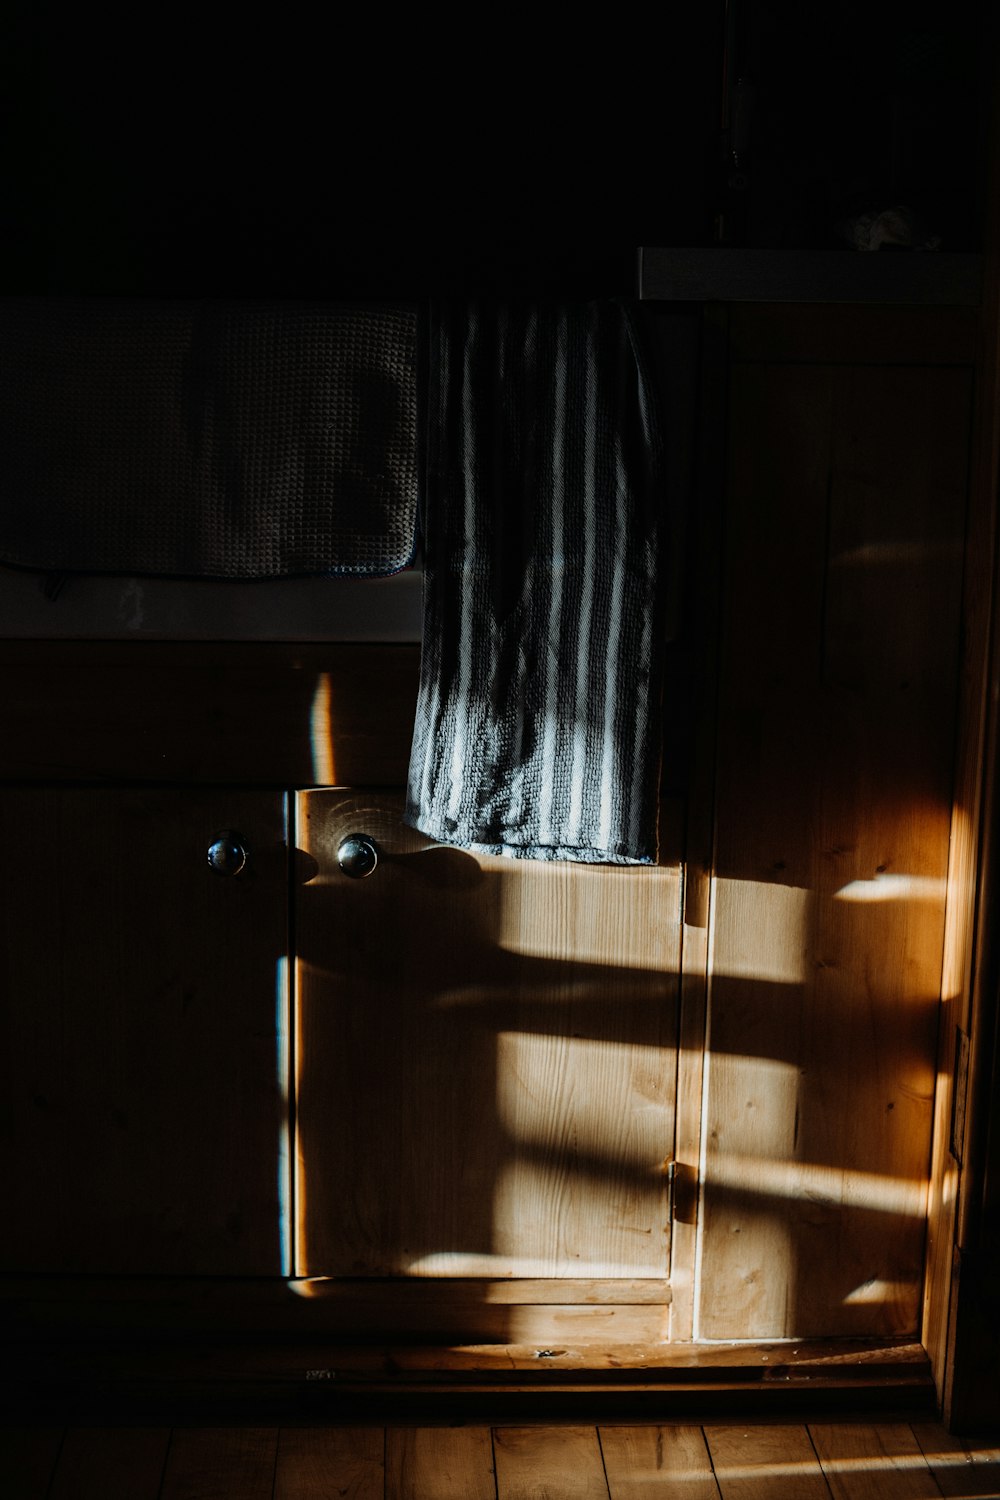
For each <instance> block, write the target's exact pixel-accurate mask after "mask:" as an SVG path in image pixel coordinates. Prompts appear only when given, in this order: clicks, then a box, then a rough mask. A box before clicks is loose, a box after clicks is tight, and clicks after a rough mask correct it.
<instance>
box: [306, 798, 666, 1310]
mask: <svg viewBox="0 0 1000 1500" xmlns="http://www.w3.org/2000/svg"><path fill="white" fill-rule="evenodd" d="M400 807H401V798H399V797H398V796H396V795H378V794H375V795H373V794H371V793H360V792H359V793H352V792H327V791H314V792H309V793H305V794H302V795H301V796H300V797H299V799H298V820H297V842H298V845H299V848H300V850H301V851H302V852H301V854H300V855H299V859H300V862H301V866H302V868H301V874H300V879H301V880H302V882H303V884H302V885H301V888H300V889H299V890H298V893H297V897H296V953H297V973H298V979H297V1004H298V1036H297V1047H296V1050H297V1090H296V1120H297V1132H298V1167H297V1171H298V1175H297V1202H298V1247H297V1269H298V1272H299V1274H300V1275H302V1276H307V1277H332V1278H343V1277H349V1278H390V1279H396V1278H398V1279H399V1281H398V1284H397V1285H396V1287H395V1288H393V1287H387V1286H383V1287H382V1289H381V1292H380V1295H381V1296H383V1297H384V1298H387V1299H388V1302H387V1303H386V1305H391V1304H392V1300H393V1296H394V1295H395V1294H399V1295H400V1296H402V1297H404V1298H405V1296H406V1295H407V1292H406V1291H405V1290H404V1288H405V1287H408V1289H409V1291H408V1295H409V1296H410V1297H411V1298H417V1299H419V1295H420V1292H421V1288H420V1287H419V1286H417V1287H415V1283H417V1282H422V1283H423V1287H422V1290H423V1292H424V1293H426V1292H427V1291H428V1290H429V1289H428V1287H427V1285H426V1283H427V1281H428V1279H435V1278H436V1279H440V1278H457V1279H459V1280H462V1281H463V1283H464V1285H463V1288H459V1287H457V1286H453V1287H452V1291H453V1293H454V1295H455V1296H456V1297H457V1296H459V1294H460V1292H463V1293H464V1294H467V1295H468V1296H469V1298H470V1299H471V1302H472V1303H475V1302H476V1301H477V1299H478V1301H479V1302H480V1303H483V1302H488V1301H490V1300H491V1299H494V1300H496V1299H499V1300H505V1301H506V1302H507V1303H508V1304H512V1303H516V1302H517V1301H518V1299H519V1298H520V1299H521V1300H522V1301H523V1302H525V1303H536V1304H544V1303H546V1302H549V1303H554V1304H561V1305H564V1306H566V1305H568V1304H572V1303H587V1302H596V1301H600V1302H601V1303H603V1304H604V1306H603V1307H602V1308H601V1309H599V1311H601V1312H602V1314H603V1315H604V1319H605V1322H604V1328H605V1336H607V1337H614V1333H613V1332H612V1333H608V1331H607V1330H608V1311H607V1310H608V1308H609V1307H610V1308H613V1307H614V1304H616V1303H618V1304H622V1305H626V1304H627V1305H631V1306H633V1307H634V1308H639V1309H640V1311H639V1312H637V1313H636V1319H635V1320H634V1322H633V1324H632V1325H629V1322H628V1318H627V1317H625V1315H624V1312H623V1314H622V1317H621V1320H620V1325H619V1326H620V1327H621V1328H622V1329H624V1328H625V1327H626V1326H631V1327H633V1329H639V1330H642V1329H645V1330H646V1332H649V1331H650V1330H652V1329H654V1328H655V1329H656V1330H657V1332H659V1331H661V1330H662V1324H663V1308H664V1304H665V1303H666V1301H667V1300H668V1296H669V1293H668V1272H669V1255H670V1225H669V1219H668V1192H667V1176H666V1166H667V1163H668V1161H669V1158H670V1156H671V1152H672V1145H673V1133H674V1095H675V1086H676V1032H677V989H678V979H677V975H678V960H679V926H678V917H679V910H678V909H679V894H680V893H679V877H678V872H677V870H676V869H669V868H648V869H637V868H611V867H596V866H572V865H568V864H543V863H535V862H529V861H515V860H502V859H494V858H488V857H482V856H478V855H472V854H469V853H466V852H464V851H461V850H457V849H450V848H443V847H441V846H431V845H430V844H429V843H428V841H427V840H426V839H423V838H422V837H420V836H419V835H417V834H415V833H413V832H412V831H411V830H409V829H407V828H405V827H404V826H403V825H402V823H401V822H400V820H399V809H400ZM358 832H360V833H365V834H368V835H370V836H371V837H372V838H373V839H374V841H375V843H376V845H377V846H378V849H379V851H380V858H379V863H378V866H377V868H376V869H375V871H374V873H373V874H371V875H370V876H368V877H367V878H364V879H352V878H350V877H349V876H348V875H346V874H344V873H343V872H342V870H341V869H340V867H339V865H338V861H337V850H338V847H339V845H340V843H341V841H342V840H343V839H344V838H345V837H346V836H347V835H348V834H352V833H358ZM512 1281H514V1282H516V1283H517V1285H516V1286H511V1282H512ZM477 1288H478V1290H477ZM439 1290H440V1288H439ZM358 1294H359V1295H361V1296H364V1295H365V1294H364V1288H363V1287H359V1288H358ZM511 1320H513V1313H509V1319H508V1327H507V1331H508V1333H510V1332H511V1329H512V1328H513V1326H514V1324H513V1321H511ZM396 1326H397V1327H398V1326H400V1324H399V1322H398V1321H397V1324H396ZM477 1326H480V1325H478V1324H477ZM533 1326H537V1325H533ZM427 1331H433V1330H432V1329H428V1330H427ZM493 1332H496V1329H493ZM515 1332H516V1330H515Z"/></svg>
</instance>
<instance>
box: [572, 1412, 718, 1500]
mask: <svg viewBox="0 0 1000 1500" xmlns="http://www.w3.org/2000/svg"><path fill="white" fill-rule="evenodd" d="M598 1433H599V1437H600V1441H601V1452H602V1454H603V1456H604V1471H605V1474H606V1476H607V1481H608V1490H609V1492H610V1496H611V1500H662V1497H664V1496H668V1495H669V1496H673V1497H676V1500H719V1487H718V1485H717V1484H716V1482H715V1476H714V1474H713V1472H712V1460H711V1458H710V1457H709V1453H708V1448H707V1446H706V1444H705V1437H704V1434H703V1433H702V1430H701V1428H700V1427H601V1428H599V1429H598Z"/></svg>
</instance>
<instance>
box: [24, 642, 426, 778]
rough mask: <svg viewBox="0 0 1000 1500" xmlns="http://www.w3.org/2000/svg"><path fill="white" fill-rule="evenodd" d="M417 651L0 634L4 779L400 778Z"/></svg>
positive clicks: (406, 759)
mask: <svg viewBox="0 0 1000 1500" xmlns="http://www.w3.org/2000/svg"><path fill="white" fill-rule="evenodd" d="M419 655H420V648H419V647H418V646H414V645H411V646H387V645H371V646H369V645H328V646H290V645H271V644H263V643H256V644H252V645H242V644H235V643H221V644H220V643H217V644H214V645H213V644H191V643H185V644H174V643H166V642H159V641H136V642H114V643H110V642H99V641H97V642H90V641H88V642H74V641H35V642H30V641H22V642H6V643H0V690H2V694H3V708H4V732H3V735H2V737H0V779H3V780H8V781H11V780H13V781H31V782H45V783H49V784H51V783H54V782H76V781H99V782H105V783H108V784H111V785H116V786H123V785H128V784H130V783H136V782H140V783H142V782H147V783H148V782H160V783H182V784H184V785H187V786H191V785H197V784H199V783H218V784H223V785H227V786H235V785H247V784H254V785H267V786H280V787H290V786H314V785H331V784H339V785H346V786H385V785H389V786H398V785H402V784H403V783H405V781H406V770H407V765H408V763H409V752H410V738H411V736H412V733H413V712H414V705H415V703H416V690H417V671H418V665H419Z"/></svg>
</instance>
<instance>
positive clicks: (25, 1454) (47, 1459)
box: [0, 1427, 63, 1500]
mask: <svg viewBox="0 0 1000 1500" xmlns="http://www.w3.org/2000/svg"><path fill="white" fill-rule="evenodd" d="M62 1442H63V1428H62V1427H0V1493H3V1492H6V1493H7V1494H9V1495H12V1496H14V1495H16V1496H17V1500H46V1497H47V1495H48V1493H49V1483H50V1481H51V1479H52V1475H53V1473H54V1471H55V1467H56V1460H57V1459H58V1457H59V1449H60V1447H61V1446H62Z"/></svg>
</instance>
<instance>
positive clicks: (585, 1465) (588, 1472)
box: [493, 1427, 608, 1500]
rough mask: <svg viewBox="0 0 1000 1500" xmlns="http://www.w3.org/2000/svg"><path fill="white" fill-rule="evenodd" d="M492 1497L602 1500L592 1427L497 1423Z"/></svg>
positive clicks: (603, 1493)
mask: <svg viewBox="0 0 1000 1500" xmlns="http://www.w3.org/2000/svg"><path fill="white" fill-rule="evenodd" d="M493 1446H494V1453H495V1455H496V1472H497V1496H498V1500H538V1497H539V1496H541V1495H544V1496H545V1500H608V1485H607V1480H606V1479H605V1476H604V1461H603V1459H602V1457H601V1448H600V1443H599V1442H598V1437H597V1429H596V1428H594V1427H498V1428H496V1429H495V1430H494V1434H493Z"/></svg>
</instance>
